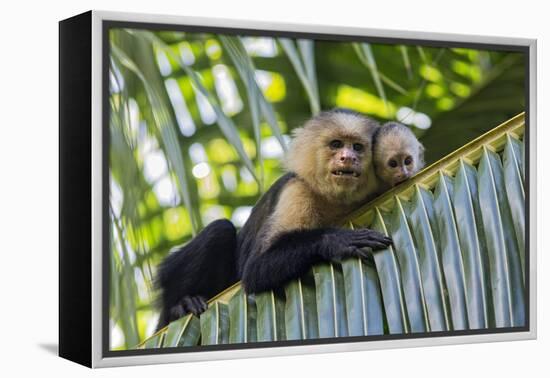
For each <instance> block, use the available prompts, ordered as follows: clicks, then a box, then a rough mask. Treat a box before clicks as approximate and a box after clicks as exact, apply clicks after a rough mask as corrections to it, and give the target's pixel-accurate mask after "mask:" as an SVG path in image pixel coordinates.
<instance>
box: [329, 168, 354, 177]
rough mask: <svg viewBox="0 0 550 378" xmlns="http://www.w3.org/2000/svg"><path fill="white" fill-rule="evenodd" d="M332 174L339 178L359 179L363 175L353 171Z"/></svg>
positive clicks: (340, 170)
mask: <svg viewBox="0 0 550 378" xmlns="http://www.w3.org/2000/svg"><path fill="white" fill-rule="evenodd" d="M332 174H333V175H335V176H338V177H359V176H361V174H360V173H359V172H357V171H354V170H352V169H337V170H335V171H332Z"/></svg>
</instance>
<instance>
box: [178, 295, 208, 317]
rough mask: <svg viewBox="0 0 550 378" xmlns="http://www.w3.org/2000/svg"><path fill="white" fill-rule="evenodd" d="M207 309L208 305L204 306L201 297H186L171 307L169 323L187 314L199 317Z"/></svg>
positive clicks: (204, 302)
mask: <svg viewBox="0 0 550 378" xmlns="http://www.w3.org/2000/svg"><path fill="white" fill-rule="evenodd" d="M207 308H208V305H207V304H206V301H205V299H204V298H203V297H201V296H198V295H197V296H191V295H186V296H184V297H183V298H182V299H181V300H180V302H179V303H178V304H177V305H175V306H173V307H172V308H171V309H170V317H169V319H170V321H174V320H176V319H179V318H181V317H182V316H184V315H186V314H189V313H191V314H193V315H200V314H202V313H203V312H204V311H206V309H207Z"/></svg>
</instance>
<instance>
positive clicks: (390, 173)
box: [372, 122, 424, 194]
mask: <svg viewBox="0 0 550 378" xmlns="http://www.w3.org/2000/svg"><path fill="white" fill-rule="evenodd" d="M372 161H373V165H374V170H375V172H376V177H377V178H378V180H379V186H378V190H377V193H378V194H379V193H382V192H384V191H386V190H388V189H390V188H392V187H394V186H396V185H398V184H400V183H402V182H403V181H405V180H407V179H408V178H410V177H411V176H413V175H414V174H416V173H417V172H418V171H419V170H421V169H422V168H424V146H422V144H421V143H420V142H419V141H418V139H416V136H415V135H414V133H413V132H412V131H411V130H410V129H409V128H408V127H407V126H405V125H403V124H400V123H398V122H387V123H385V124H384V125H382V126H381V127H379V128H378V129H377V130H376V131H375V132H374V135H373V160H372Z"/></svg>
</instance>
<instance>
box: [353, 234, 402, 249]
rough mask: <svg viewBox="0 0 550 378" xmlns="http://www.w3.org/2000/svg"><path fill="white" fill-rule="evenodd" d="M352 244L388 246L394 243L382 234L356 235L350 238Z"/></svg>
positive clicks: (373, 246) (358, 245)
mask: <svg viewBox="0 0 550 378" xmlns="http://www.w3.org/2000/svg"><path fill="white" fill-rule="evenodd" d="M349 242H350V244H351V245H354V246H356V247H371V248H377V249H380V248H386V247H388V246H389V245H391V244H392V240H391V239H390V238H388V237H386V236H383V235H382V234H378V233H377V234H373V235H369V234H363V235H355V236H353V237H352V238H350V240H349Z"/></svg>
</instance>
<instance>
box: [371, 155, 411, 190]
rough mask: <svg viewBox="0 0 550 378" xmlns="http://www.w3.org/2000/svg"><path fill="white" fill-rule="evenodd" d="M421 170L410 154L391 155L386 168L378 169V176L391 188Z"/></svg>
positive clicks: (386, 161) (386, 162) (386, 160)
mask: <svg viewBox="0 0 550 378" xmlns="http://www.w3.org/2000/svg"><path fill="white" fill-rule="evenodd" d="M418 170H419V165H418V162H417V161H416V159H415V158H414V157H413V156H412V155H410V154H406V153H405V154H399V153H398V154H395V155H389V157H388V158H387V159H385V166H384V167H377V172H376V173H377V175H378V176H379V177H380V178H381V179H382V180H383V181H384V182H386V183H387V184H389V185H391V186H395V185H398V184H400V183H402V182H403V181H405V180H407V179H408V178H410V177H411V176H413V175H414V174H415V173H416V172H418Z"/></svg>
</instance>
